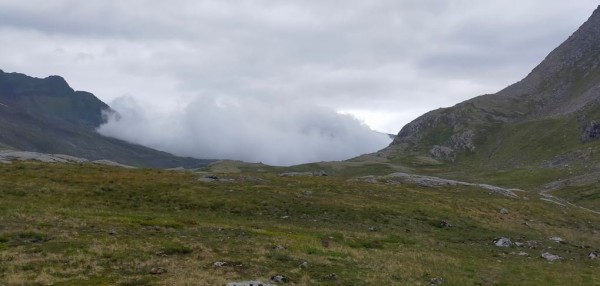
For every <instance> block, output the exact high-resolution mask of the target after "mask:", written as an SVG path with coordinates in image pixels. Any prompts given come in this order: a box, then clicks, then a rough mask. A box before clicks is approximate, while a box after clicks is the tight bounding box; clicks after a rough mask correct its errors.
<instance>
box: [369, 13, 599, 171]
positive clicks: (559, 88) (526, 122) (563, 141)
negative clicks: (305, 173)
mask: <svg viewBox="0 0 600 286" xmlns="http://www.w3.org/2000/svg"><path fill="white" fill-rule="evenodd" d="M597 139H600V8H599V9H596V11H595V12H594V13H593V15H592V16H591V17H590V18H589V20H588V21H587V22H585V23H584V24H583V25H582V26H581V27H580V28H579V29H578V30H577V31H576V32H575V33H574V34H573V35H572V36H571V37H569V39H568V40H566V41H565V42H564V43H563V44H561V45H560V46H559V47H558V48H556V49H555V50H554V51H552V52H551V53H550V54H549V55H548V56H547V57H546V58H545V59H544V61H543V62H542V63H540V64H539V65H538V66H537V67H536V68H535V69H533V71H532V72H531V73H530V74H529V75H527V77H525V78H524V79H523V80H521V81H519V82H517V83H515V84H513V85H511V86H509V87H507V88H506V89H504V90H502V91H500V92H498V93H497V94H492V95H483V96H479V97H476V98H473V99H471V100H467V101H465V102H462V103H459V104H457V105H455V106H453V107H450V108H442V109H438V110H434V111H431V112H429V113H426V114H424V115H423V116H421V117H419V118H417V119H416V120H414V121H413V122H411V123H409V124H407V125H406V126H404V128H402V130H401V131H400V132H399V134H398V136H397V137H396V139H395V140H394V141H393V143H392V144H391V145H390V146H389V147H387V148H386V149H384V150H382V151H380V152H378V154H377V155H378V156H382V157H386V158H389V159H391V160H392V161H393V162H399V163H402V164H404V165H408V166H412V167H415V168H419V169H420V170H423V171H428V170H429V171H432V172H441V171H449V170H462V172H463V173H466V172H489V171H497V170H513V169H519V168H529V169H540V168H542V169H543V168H549V169H556V168H563V169H564V168H567V169H568V173H567V175H573V174H583V173H592V172H597V171H598V170H600V164H599V163H600V155H598V151H599V150H600V140H597ZM555 179H558V178H555Z"/></svg>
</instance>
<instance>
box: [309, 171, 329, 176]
mask: <svg viewBox="0 0 600 286" xmlns="http://www.w3.org/2000/svg"><path fill="white" fill-rule="evenodd" d="M312 175H313V176H315V177H327V176H328V175H327V173H326V172H325V171H323V170H320V171H313V172H312Z"/></svg>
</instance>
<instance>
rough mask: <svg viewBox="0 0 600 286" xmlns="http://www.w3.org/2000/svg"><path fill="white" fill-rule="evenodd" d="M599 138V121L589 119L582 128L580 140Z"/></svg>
mask: <svg viewBox="0 0 600 286" xmlns="http://www.w3.org/2000/svg"><path fill="white" fill-rule="evenodd" d="M599 138H600V121H591V122H589V123H588V124H587V125H586V126H585V129H584V130H583V134H581V141H582V142H590V141H594V140H597V139H599Z"/></svg>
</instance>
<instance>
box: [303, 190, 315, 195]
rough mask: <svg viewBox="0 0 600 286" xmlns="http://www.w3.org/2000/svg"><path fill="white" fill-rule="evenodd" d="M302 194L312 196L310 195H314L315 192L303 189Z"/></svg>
mask: <svg viewBox="0 0 600 286" xmlns="http://www.w3.org/2000/svg"><path fill="white" fill-rule="evenodd" d="M302 194H303V195H305V196H310V195H312V194H313V192H312V191H309V190H303V191H302Z"/></svg>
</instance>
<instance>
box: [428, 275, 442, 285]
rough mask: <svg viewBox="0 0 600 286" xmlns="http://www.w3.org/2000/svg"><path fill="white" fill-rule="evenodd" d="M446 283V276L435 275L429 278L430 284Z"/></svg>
mask: <svg viewBox="0 0 600 286" xmlns="http://www.w3.org/2000/svg"><path fill="white" fill-rule="evenodd" d="M441 284H444V278H442V277H435V278H431V279H430V280H429V286H435V285H441Z"/></svg>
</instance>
